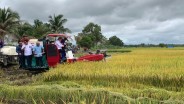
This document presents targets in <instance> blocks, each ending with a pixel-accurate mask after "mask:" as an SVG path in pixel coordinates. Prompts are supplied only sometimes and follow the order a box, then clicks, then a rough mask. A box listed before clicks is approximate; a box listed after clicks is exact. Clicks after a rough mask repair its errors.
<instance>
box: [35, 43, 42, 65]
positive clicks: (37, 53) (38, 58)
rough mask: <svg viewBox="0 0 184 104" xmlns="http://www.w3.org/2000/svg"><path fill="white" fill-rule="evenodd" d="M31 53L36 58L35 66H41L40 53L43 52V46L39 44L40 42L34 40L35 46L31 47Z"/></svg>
mask: <svg viewBox="0 0 184 104" xmlns="http://www.w3.org/2000/svg"><path fill="white" fill-rule="evenodd" d="M33 53H34V56H35V59H36V66H38V67H42V66H43V60H42V55H43V54H44V48H43V46H41V45H40V42H36V46H35V47H34V48H33Z"/></svg>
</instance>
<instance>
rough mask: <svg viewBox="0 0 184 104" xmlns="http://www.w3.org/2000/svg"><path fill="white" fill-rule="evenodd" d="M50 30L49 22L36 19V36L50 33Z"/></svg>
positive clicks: (34, 34) (34, 31)
mask: <svg viewBox="0 0 184 104" xmlns="http://www.w3.org/2000/svg"><path fill="white" fill-rule="evenodd" d="M49 31H50V29H49V25H48V24H47V23H43V22H42V21H40V20H38V19H36V20H34V25H33V34H32V35H33V36H34V37H36V38H40V37H43V36H44V35H46V34H48V33H49Z"/></svg>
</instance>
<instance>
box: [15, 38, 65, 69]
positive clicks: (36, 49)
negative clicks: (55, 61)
mask: <svg viewBox="0 0 184 104" xmlns="http://www.w3.org/2000/svg"><path fill="white" fill-rule="evenodd" d="M28 41H29V39H28V38H27V37H24V38H23V39H21V40H20V41H18V46H17V47H16V52H17V53H18V56H19V64H20V68H26V67H30V68H31V67H32V58H33V57H35V59H36V66H38V67H42V66H44V65H43V60H42V56H43V54H44V53H45V52H44V47H43V46H42V45H40V42H39V41H38V42H37V43H36V45H35V46H33V45H31V44H29V43H28ZM66 41H67V38H62V37H59V38H58V39H57V40H56V41H55V43H54V44H55V45H56V46H57V48H58V51H59V53H60V56H61V57H60V62H61V63H62V62H65V61H66V51H65V50H66Z"/></svg>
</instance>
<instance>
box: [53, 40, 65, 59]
mask: <svg viewBox="0 0 184 104" xmlns="http://www.w3.org/2000/svg"><path fill="white" fill-rule="evenodd" d="M61 40H62V38H61V37H59V38H58V39H57V40H56V42H55V45H56V46H57V48H58V51H59V53H60V56H61V57H60V62H62V51H61V49H62V47H64V45H63V44H61Z"/></svg>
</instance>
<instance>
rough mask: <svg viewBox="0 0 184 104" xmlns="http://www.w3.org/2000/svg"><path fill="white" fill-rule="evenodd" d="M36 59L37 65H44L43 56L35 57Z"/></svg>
mask: <svg viewBox="0 0 184 104" xmlns="http://www.w3.org/2000/svg"><path fill="white" fill-rule="evenodd" d="M35 59H36V66H43V60H42V57H35Z"/></svg>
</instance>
